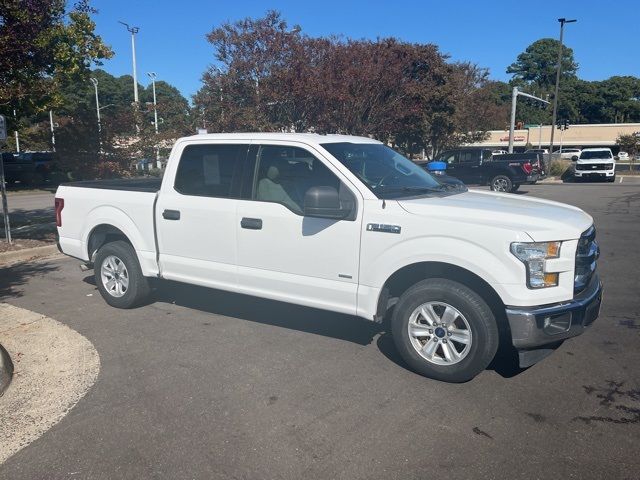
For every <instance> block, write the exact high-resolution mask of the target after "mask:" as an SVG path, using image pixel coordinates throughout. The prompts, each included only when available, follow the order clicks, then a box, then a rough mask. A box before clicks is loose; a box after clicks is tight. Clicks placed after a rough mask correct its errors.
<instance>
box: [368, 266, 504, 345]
mask: <svg viewBox="0 0 640 480" xmlns="http://www.w3.org/2000/svg"><path fill="white" fill-rule="evenodd" d="M428 278H446V279H448V280H453V281H456V282H459V283H461V284H463V285H465V286H467V287H469V288H471V289H472V290H473V291H475V292H476V293H478V294H479V295H480V296H481V297H482V298H483V299H484V300H485V302H487V305H489V308H491V310H492V312H493V314H494V316H495V318H496V321H497V322H498V328H499V329H500V331H501V333H509V323H508V321H507V318H506V313H505V304H504V302H503V301H502V299H501V298H500V295H498V292H496V290H495V289H494V288H493V287H492V286H491V285H490V284H489V283H488V282H487V281H486V280H484V279H483V278H482V277H480V276H479V275H477V274H476V273H474V272H472V271H470V270H468V269H466V268H464V267H460V266H458V265H454V264H451V263H446V262H438V261H422V262H415V263H412V264H409V265H405V266H404V267H401V268H399V269H398V270H396V271H395V272H394V273H393V274H391V276H389V278H387V280H386V281H385V283H384V285H383V287H382V289H381V291H380V295H379V297H378V303H377V309H376V310H377V311H376V318H378V319H383V318H384V317H385V316H386V315H387V314H388V313H389V312H390V311H391V310H392V309H393V306H394V305H395V304H396V303H397V301H398V299H399V298H400V296H401V295H402V294H403V293H404V292H405V291H406V290H408V289H409V288H410V287H411V286H412V285H415V284H416V283H417V282H419V281H421V280H425V279H428ZM509 335H510V334H509Z"/></svg>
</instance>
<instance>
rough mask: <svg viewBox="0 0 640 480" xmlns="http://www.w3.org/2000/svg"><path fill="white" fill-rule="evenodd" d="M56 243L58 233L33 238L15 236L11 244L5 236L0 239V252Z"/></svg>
mask: <svg viewBox="0 0 640 480" xmlns="http://www.w3.org/2000/svg"><path fill="white" fill-rule="evenodd" d="M54 243H56V234H55V233H48V234H47V235H46V236H45V237H44V238H42V239H37V240H36V239H33V238H14V239H13V243H11V244H9V243H7V241H6V240H5V239H4V238H1V239H0V253H4V252H15V251H17V250H24V249H25V248H35V247H44V246H46V245H53V244H54Z"/></svg>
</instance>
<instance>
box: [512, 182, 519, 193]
mask: <svg viewBox="0 0 640 480" xmlns="http://www.w3.org/2000/svg"><path fill="white" fill-rule="evenodd" d="M519 188H520V184H519V183H514V184H513V186H512V187H511V193H513V192H517V191H518V189H519Z"/></svg>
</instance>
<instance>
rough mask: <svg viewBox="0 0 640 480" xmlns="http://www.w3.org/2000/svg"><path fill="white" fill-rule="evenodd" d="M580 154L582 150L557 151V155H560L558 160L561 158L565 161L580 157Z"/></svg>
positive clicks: (567, 149) (566, 149) (565, 149)
mask: <svg viewBox="0 0 640 480" xmlns="http://www.w3.org/2000/svg"><path fill="white" fill-rule="evenodd" d="M581 152H582V150H581V149H580V148H563V149H562V152H560V150H558V152H557V153H559V154H560V158H563V159H565V160H571V159H572V158H573V157H574V156H576V155H577V156H580V153H581Z"/></svg>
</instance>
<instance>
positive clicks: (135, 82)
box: [118, 21, 140, 106]
mask: <svg viewBox="0 0 640 480" xmlns="http://www.w3.org/2000/svg"><path fill="white" fill-rule="evenodd" d="M118 23H121V24H122V25H124V26H125V27H126V29H127V31H128V32H129V33H131V56H132V58H133V101H134V102H135V103H136V106H137V105H138V70H137V67H136V33H138V32H139V31H140V28H139V27H130V26H129V24H128V23H125V22H121V21H118Z"/></svg>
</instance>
